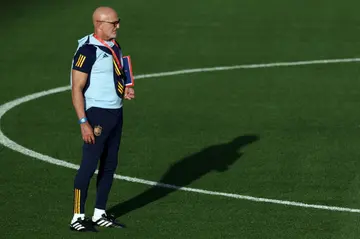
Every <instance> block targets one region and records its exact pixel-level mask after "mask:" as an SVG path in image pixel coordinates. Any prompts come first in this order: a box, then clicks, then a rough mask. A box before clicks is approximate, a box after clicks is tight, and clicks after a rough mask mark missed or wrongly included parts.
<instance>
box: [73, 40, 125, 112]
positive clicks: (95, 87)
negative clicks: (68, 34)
mask: <svg viewBox="0 0 360 239" xmlns="http://www.w3.org/2000/svg"><path fill="white" fill-rule="evenodd" d="M78 43H79V45H78V47H77V50H76V53H75V55H74V58H73V61H72V69H74V70H78V71H81V72H84V73H87V74H88V78H87V82H86V85H85V88H84V98H85V110H88V109H89V108H91V107H99V108H105V109H118V108H121V107H122V105H123V102H122V98H121V97H119V94H118V93H117V86H116V85H117V84H116V70H115V66H114V62H113V61H114V59H113V56H112V54H111V51H110V50H109V49H108V48H107V47H106V46H104V45H103V44H102V43H101V42H100V41H98V40H97V39H96V38H95V37H94V36H93V34H90V35H87V36H85V37H83V38H81V39H80V40H79V41H78ZM106 43H107V44H108V45H109V46H110V47H112V48H113V50H114V51H115V52H117V54H119V55H118V57H119V60H120V61H121V64H123V62H122V53H121V49H120V48H119V47H118V46H117V45H114V43H113V42H111V41H106ZM70 82H72V79H71V77H70ZM123 90H125V87H124V88H123Z"/></svg>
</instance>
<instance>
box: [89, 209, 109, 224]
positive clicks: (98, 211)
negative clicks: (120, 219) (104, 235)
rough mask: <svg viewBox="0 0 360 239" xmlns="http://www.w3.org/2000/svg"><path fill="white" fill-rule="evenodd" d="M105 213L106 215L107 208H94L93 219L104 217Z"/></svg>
mask: <svg viewBox="0 0 360 239" xmlns="http://www.w3.org/2000/svg"><path fill="white" fill-rule="evenodd" d="M104 214H105V215H106V212H105V210H103V209H98V208H95V209H94V215H93V217H92V220H93V221H94V222H95V221H97V220H99V219H100V218H101V217H102V215H104Z"/></svg>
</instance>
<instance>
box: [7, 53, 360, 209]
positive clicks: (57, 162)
mask: <svg viewBox="0 0 360 239" xmlns="http://www.w3.org/2000/svg"><path fill="white" fill-rule="evenodd" d="M359 61H360V58H347V59H330V60H314V61H297V62H277V63H269V64H251V65H235V66H223V67H213V68H199V69H188V70H179V71H171V72H162V73H154V74H145V75H138V76H136V77H135V78H136V79H144V78H153V77H164V76H171V75H180V74H190V73H198V72H210V71H225V70H235V69H253V68H267V67H281V66H300V65H314V64H331V63H347V62H359ZM69 89H70V86H64V87H59V88H55V89H51V90H47V91H42V92H38V93H35V94H31V95H27V96H24V97H21V98H18V99H15V100H13V101H10V102H8V103H5V104H3V105H1V106H0V123H1V118H2V117H3V115H4V114H5V113H6V112H8V111H9V110H11V109H12V108H14V107H16V106H18V105H20V104H22V103H25V102H28V101H30V100H35V99H38V98H40V97H43V96H46V95H51V94H55V93H60V92H63V91H66V90H69ZM0 126H1V124H0ZM0 144H3V145H4V146H6V147H8V148H10V149H12V150H14V151H17V152H19V153H22V154H24V155H27V156H29V157H32V158H35V159H38V160H41V161H44V162H48V163H51V164H55V165H58V166H62V167H66V168H71V169H78V168H79V165H76V164H73V163H69V162H66V161H63V160H59V159H55V158H52V157H50V156H47V155H44V154H40V153H38V152H35V151H33V150H30V149H27V148H25V147H23V146H21V145H19V144H17V143H16V142H14V141H12V140H11V139H9V138H8V137H6V136H5V135H4V134H3V132H2V131H1V128H0ZM96 173H97V171H96ZM114 178H116V179H120V180H125V181H128V182H134V183H141V184H146V185H151V186H159V187H165V188H173V189H176V190H182V191H188V192H196V193H201V194H207V195H215V196H223V197H229V198H236V199H243V200H249V201H254V202H265V203H273V204H281V205H287V206H296V207H305V208H314V209H323V210H330V211H338V212H354V213H360V209H355V208H345V207H335V206H326V205H316V204H307V203H302V202H294V201H283V200H276V199H268V198H259V197H252V196H246V195H239V194H233V193H223V192H214V191H209V190H203V189H196V188H187V187H178V186H175V185H169V184H163V183H158V182H153V181H149V180H144V179H139V178H132V177H127V176H121V175H117V174H115V175H114Z"/></svg>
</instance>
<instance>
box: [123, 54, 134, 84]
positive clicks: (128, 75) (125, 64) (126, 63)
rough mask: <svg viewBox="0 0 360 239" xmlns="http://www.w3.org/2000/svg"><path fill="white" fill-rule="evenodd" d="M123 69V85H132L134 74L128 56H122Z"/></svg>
mask: <svg viewBox="0 0 360 239" xmlns="http://www.w3.org/2000/svg"><path fill="white" fill-rule="evenodd" d="M122 59H123V70H124V73H125V76H126V78H125V86H134V85H135V81H134V75H133V72H132V65H131V58H130V56H123V58H122Z"/></svg>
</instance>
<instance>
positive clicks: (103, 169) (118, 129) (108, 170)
mask: <svg viewBox="0 0 360 239" xmlns="http://www.w3.org/2000/svg"><path fill="white" fill-rule="evenodd" d="M115 113H116V114H115V115H114V117H115V119H116V126H115V127H114V129H113V131H112V132H111V134H110V135H109V138H108V141H107V144H106V147H105V149H104V152H103V154H102V156H101V159H100V167H99V174H98V177H97V194H96V204H95V210H94V216H93V221H94V222H96V221H99V222H101V220H99V219H101V218H102V217H105V218H103V219H104V220H103V223H98V225H101V224H103V225H101V226H106V227H109V226H116V224H118V223H117V222H116V221H115V220H114V219H111V218H108V217H107V215H106V212H105V210H106V203H107V201H108V197H109V193H110V190H111V186H112V183H113V180H114V173H115V170H116V167H117V164H118V152H119V147H120V141H121V134H122V125H123V114H122V109H119V110H118V112H115ZM107 219H108V220H107ZM118 226H119V227H123V225H120V224H119V225H118Z"/></svg>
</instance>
